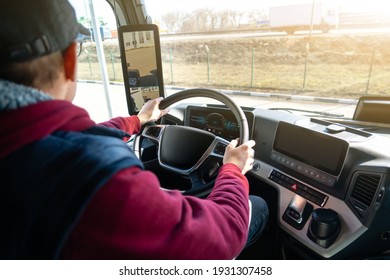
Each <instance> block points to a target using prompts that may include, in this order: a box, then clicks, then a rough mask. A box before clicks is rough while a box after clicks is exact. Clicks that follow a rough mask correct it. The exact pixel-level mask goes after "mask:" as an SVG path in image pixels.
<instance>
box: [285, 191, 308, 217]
mask: <svg viewBox="0 0 390 280" xmlns="http://www.w3.org/2000/svg"><path fill="white" fill-rule="evenodd" d="M305 207H306V199H305V198H303V197H302V196H299V195H295V196H294V197H293V198H292V199H291V201H290V204H289V205H288V207H287V210H286V213H287V215H288V216H289V217H290V218H291V219H293V220H294V221H296V222H297V223H298V224H300V223H302V220H303V212H304V211H305Z"/></svg>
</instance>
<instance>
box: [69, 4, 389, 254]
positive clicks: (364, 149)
mask: <svg viewBox="0 0 390 280" xmlns="http://www.w3.org/2000/svg"><path fill="white" fill-rule="evenodd" d="M94 1H95V0H94ZM70 2H73V4H74V5H76V4H77V3H78V5H79V6H80V2H81V1H70ZM95 2H98V1H95ZM100 2H104V3H105V5H106V7H108V8H107V9H106V13H107V14H112V15H113V18H114V22H115V26H114V27H112V28H111V31H110V33H109V34H108V35H107V36H108V37H107V38H104V37H105V35H104V34H103V33H94V34H95V35H93V36H91V37H90V38H82V39H81V40H80V47H81V48H80V49H79V67H78V68H79V84H82V85H84V86H83V87H78V92H77V95H79V96H82V95H83V92H82V90H83V89H85V88H87V87H92V83H95V84H96V85H102V87H104V86H105V85H107V84H111V85H113V86H115V88H116V89H118V91H116V92H115V96H114V97H115V98H120V99H121V100H123V101H122V102H121V106H123V107H125V112H124V113H125V114H126V115H134V114H137V113H139V110H140V108H141V107H142V106H143V105H144V104H145V102H147V101H148V100H150V99H154V98H157V97H164V100H163V101H162V102H161V106H160V107H161V108H162V109H165V108H169V112H168V113H167V114H166V115H164V116H163V117H162V118H160V119H159V120H158V121H156V122H153V123H147V124H145V125H144V126H143V127H142V129H141V132H140V133H138V134H137V135H133V136H132V137H131V138H130V139H129V140H128V142H127V145H128V146H129V147H130V148H131V149H132V150H133V151H134V153H135V154H136V155H137V157H138V158H139V159H140V160H141V161H142V163H143V165H144V167H145V169H147V170H150V171H152V172H153V173H155V174H156V175H157V177H158V179H159V181H160V182H161V187H162V188H164V189H167V191H169V190H172V189H175V190H179V191H181V192H182V193H183V194H184V195H186V196H196V197H199V198H204V197H206V196H207V195H208V194H209V193H210V192H211V190H212V188H213V185H214V182H215V179H216V177H217V174H218V170H219V168H220V167H221V165H222V160H223V155H224V151H225V148H226V146H227V145H228V144H229V143H230V141H231V140H233V139H239V142H240V143H244V142H246V141H248V140H254V141H255V142H256V145H255V146H254V150H255V155H254V164H253V168H252V170H250V171H249V172H248V173H247V174H246V177H247V179H248V181H249V188H250V194H252V195H257V196H260V197H262V198H263V199H264V200H265V201H266V202H267V204H268V207H269V220H268V223H267V226H266V229H265V231H264V232H263V234H262V236H261V237H260V238H259V239H258V240H257V241H256V242H255V243H254V244H252V245H251V246H249V247H247V248H245V249H244V250H243V251H242V253H241V254H240V255H239V256H238V257H237V260H361V259H365V260H366V259H389V258H390V113H389V112H390V97H389V88H390V84H389V81H390V53H389V52H388V47H387V46H388V45H389V43H390V35H389V34H390V33H389V32H388V31H389V26H390V19H389V21H388V22H387V21H384V20H382V18H380V19H381V21H378V20H373V18H375V19H378V18H379V17H374V15H373V14H369V15H370V16H368V14H367V13H363V12H360V13H357V12H355V10H353V11H352V10H348V8H350V7H355V6H354V3H355V1H350V3H349V4H350V6H348V5H346V4H345V5H342V3H347V2H349V1H340V3H339V4H340V5H339V6H338V10H335V9H332V15H331V16H332V20H334V21H332V25H329V26H326V32H323V31H321V30H316V27H315V26H314V22H313V20H314V19H316V18H318V15H317V14H316V13H317V12H318V13H319V12H320V11H321V9H320V8H315V7H314V6H312V7H311V8H309V9H308V8H305V11H306V12H305V13H306V14H305V18H310V19H311V26H308V25H307V21H306V23H305V24H301V25H299V30H297V29H294V34H290V33H291V32H286V30H287V29H285V27H286V28H287V27H288V26H283V28H281V29H279V30H273V29H272V26H271V22H270V21H269V20H270V15H269V13H268V12H269V11H270V9H269V8H270V6H271V4H272V3H271V2H275V1H264V3H256V5H258V7H261V9H257V8H256V9H255V8H254V7H253V5H255V2H259V1H208V2H215V3H214V4H216V5H219V6H215V7H214V8H208V5H209V4H207V5H206V4H204V5H205V6H204V7H200V8H199V9H197V10H192V11H191V12H189V11H188V10H186V9H184V8H188V7H190V6H192V4H194V5H195V4H197V5H199V3H205V2H202V1H199V3H197V2H198V1H195V2H194V3H192V2H191V1H173V0H167V1H160V0H159V1H156V0H101V1H100ZM100 2H99V3H100ZM276 2H278V1H276ZM283 2H285V1H283ZM306 2H308V1H306ZM312 2H313V4H312V5H315V3H316V1H312ZM334 2H336V1H334ZM374 2H377V1H374ZM178 3H179V4H178ZM310 3H311V2H310ZM168 4H170V5H168ZM211 4H213V3H210V5H211ZM263 4H264V6H263ZM177 5H180V7H179V8H181V6H183V9H182V11H181V12H180V13H179V12H175V10H172V11H168V12H167V13H166V14H161V15H160V16H159V17H157V16H156V15H154V14H153V15H152V13H151V12H150V11H153V13H154V12H156V11H158V10H161V11H162V10H165V9H166V8H167V7H171V8H172V9H174V7H176V8H177V7H178V6H177ZM246 5H247V6H246ZM267 5H268V6H267ZM368 6H369V5H367V6H365V8H367V7H368ZM227 7H228V8H227ZM280 7H281V6H279V8H280ZM288 8H291V7H287V6H283V9H284V10H286V9H288ZM378 8H382V10H383V6H382V7H380V6H378ZM81 9H85V10H87V4H86V2H85V4H84V5H82V4H81ZM291 9H292V8H291ZM294 9H296V7H294ZM243 10H245V11H246V12H243ZM279 10H280V9H279ZM378 10H380V9H378ZM296 13H299V12H296ZM307 13H309V14H310V15H307ZM372 13H373V12H372ZM352 15H353V16H355V17H353V16H352ZM375 15H377V14H375ZM328 16H329V14H328ZM356 18H358V19H361V20H362V21H364V22H363V23H361V22H355V21H352V19H353V20H356ZM386 19H387V18H386ZM81 20H82V18H81V17H80V21H81ZM84 20H85V18H84ZM102 22H103V23H102ZM102 22H101V24H103V25H105V23H104V21H102ZM379 24H381V25H380V26H379V27H378V25H379ZM285 25H287V23H286V24H285ZM297 26H298V25H297ZM318 26H319V27H321V24H319V25H318ZM322 26H324V25H322ZM87 27H91V26H87ZM99 30H100V29H99ZM100 37H103V38H100ZM103 39H104V44H103ZM100 47H102V48H103V49H104V52H105V53H103V54H100V55H99V48H100ZM101 58H104V59H105V61H107V64H106V62H103V61H102V60H101ZM99 66H100V72H101V73H100V74H96V71H97V70H96V69H95V68H93V67H96V68H99ZM111 66H112V67H111ZM106 70H109V71H110V75H112V77H111V76H110V77H108V76H109V75H105V74H104V71H106ZM110 79H111V80H110ZM106 89H107V88H106ZM109 94H111V96H113V95H112V93H109ZM107 96H108V95H107ZM96 98H97V94H96V95H94V96H88V97H87V102H86V105H87V106H85V109H86V110H87V111H89V110H91V111H92V110H95V109H96V108H94V107H93V105H92V100H93V99H96ZM76 101H77V100H76ZM89 101H91V104H88V103H89ZM101 107H104V106H101ZM103 109H104V108H103ZM91 115H92V114H91ZM183 249H185V248H183Z"/></svg>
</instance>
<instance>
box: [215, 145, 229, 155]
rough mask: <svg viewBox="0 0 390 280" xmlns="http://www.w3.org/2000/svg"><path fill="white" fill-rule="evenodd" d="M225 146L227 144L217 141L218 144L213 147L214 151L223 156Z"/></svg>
mask: <svg viewBox="0 0 390 280" xmlns="http://www.w3.org/2000/svg"><path fill="white" fill-rule="evenodd" d="M226 146H227V145H225V144H222V143H218V144H217V145H216V146H215V148H214V153H216V154H218V155H221V156H223V155H224V154H225V149H226Z"/></svg>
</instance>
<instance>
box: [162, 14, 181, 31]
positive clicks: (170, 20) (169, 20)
mask: <svg viewBox="0 0 390 280" xmlns="http://www.w3.org/2000/svg"><path fill="white" fill-rule="evenodd" d="M182 19H183V15H182V14H181V13H179V12H169V13H166V14H164V15H162V17H161V20H162V22H163V23H164V24H165V26H166V27H167V29H168V31H169V32H176V31H179V29H180V26H181V23H182Z"/></svg>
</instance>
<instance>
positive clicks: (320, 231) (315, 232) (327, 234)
mask: <svg viewBox="0 0 390 280" xmlns="http://www.w3.org/2000/svg"><path fill="white" fill-rule="evenodd" d="M311 218H312V219H311V222H310V225H309V229H308V231H307V236H308V237H309V238H310V240H312V241H313V242H315V243H317V244H318V245H320V246H321V247H324V248H328V247H329V246H330V245H332V244H333V242H334V241H335V240H336V238H337V236H338V235H339V233H340V228H341V224H340V218H339V215H338V214H337V212H336V211H334V210H332V209H324V208H318V209H315V210H314V211H313V212H312V214H311Z"/></svg>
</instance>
